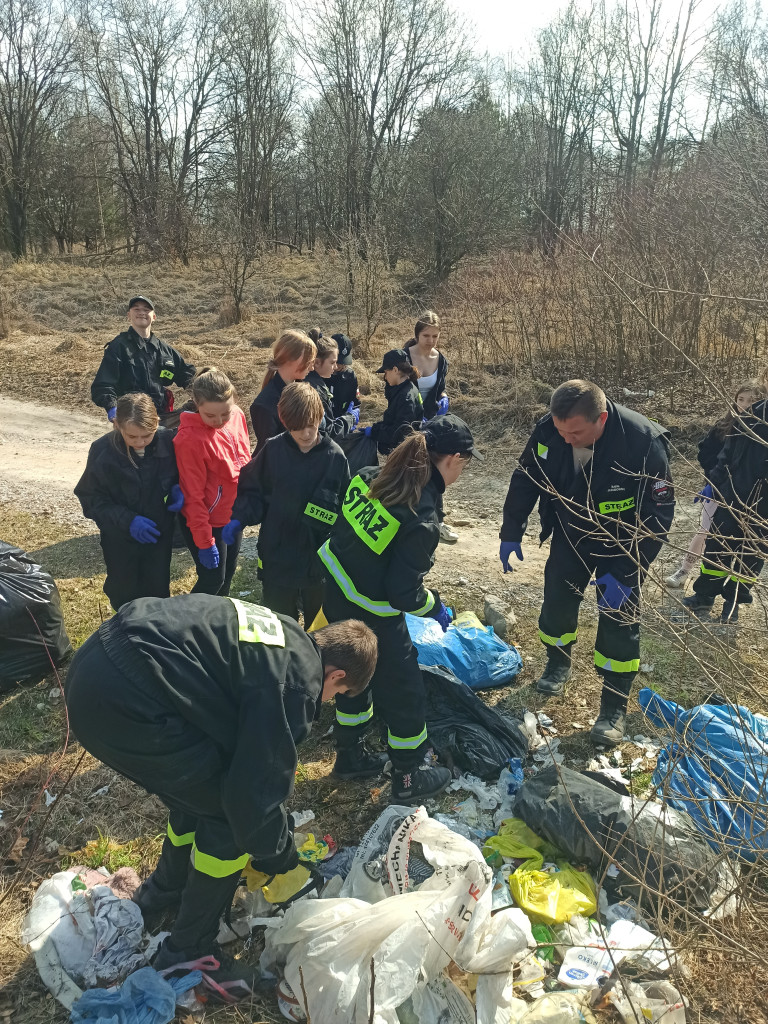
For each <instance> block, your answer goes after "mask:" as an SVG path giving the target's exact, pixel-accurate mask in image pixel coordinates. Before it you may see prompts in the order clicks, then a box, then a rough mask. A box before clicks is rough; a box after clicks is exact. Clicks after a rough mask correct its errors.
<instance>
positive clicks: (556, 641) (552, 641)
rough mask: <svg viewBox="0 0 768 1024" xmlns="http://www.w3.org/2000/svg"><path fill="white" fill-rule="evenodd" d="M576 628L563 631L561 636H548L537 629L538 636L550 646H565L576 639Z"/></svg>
mask: <svg viewBox="0 0 768 1024" xmlns="http://www.w3.org/2000/svg"><path fill="white" fill-rule="evenodd" d="M577 633H578V630H574V631H573V633H563V635H562V636H548V635H547V634H546V633H542V631H541V630H539V638H540V639H541V640H543V641H544V643H545V644H549V646H550V647H565V646H566V645H567V644H572V643H573V642H574V640H575V639H576V634H577Z"/></svg>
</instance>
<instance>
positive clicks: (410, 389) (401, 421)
mask: <svg viewBox="0 0 768 1024" xmlns="http://www.w3.org/2000/svg"><path fill="white" fill-rule="evenodd" d="M384 397H385V398H386V400H387V408H386V409H385V411H384V415H383V416H382V417H381V419H380V420H379V421H378V422H376V423H374V424H372V429H371V437H372V438H373V439H374V441H375V442H376V447H377V448H378V451H379V454H380V455H389V453H390V452H391V451H394V449H395V448H397V446H398V445H399V444H400V442H401V441H402V440H403V439H404V438H405V437H406V436H407V434H408V432H409V430H410V427H411V424H414V423H415V424H417V425H419V424H421V421H422V419H423V417H424V411H423V404H422V401H421V395H420V394H419V389H418V388H417V387H416V385H415V384H414V383H413V381H411V380H408V379H406V380H404V381H402V383H400V384H395V385H394V387H393V386H392V385H391V384H386V385H385V386H384Z"/></svg>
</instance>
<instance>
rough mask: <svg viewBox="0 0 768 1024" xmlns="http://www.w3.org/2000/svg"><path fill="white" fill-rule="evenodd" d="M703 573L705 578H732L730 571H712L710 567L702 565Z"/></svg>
mask: <svg viewBox="0 0 768 1024" xmlns="http://www.w3.org/2000/svg"><path fill="white" fill-rule="evenodd" d="M701 572H702V573H703V574H704V575H705V576H721V577H722V576H730V575H731V572H730V570H729V569H710V568H709V567H708V566H706V565H704V563H703V562H702V563H701Z"/></svg>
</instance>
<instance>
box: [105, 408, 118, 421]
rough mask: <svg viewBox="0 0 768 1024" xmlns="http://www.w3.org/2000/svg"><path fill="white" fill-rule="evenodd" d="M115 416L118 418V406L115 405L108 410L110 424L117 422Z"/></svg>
mask: <svg viewBox="0 0 768 1024" xmlns="http://www.w3.org/2000/svg"><path fill="white" fill-rule="evenodd" d="M115 416H117V406H116V405H113V406H112V408H111V409H107V419H108V420H109V422H110V423H114V422H115Z"/></svg>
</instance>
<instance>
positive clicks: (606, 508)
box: [597, 498, 635, 516]
mask: <svg viewBox="0 0 768 1024" xmlns="http://www.w3.org/2000/svg"><path fill="white" fill-rule="evenodd" d="M634 507H635V499H634V498H624V500H623V501H601V502H600V504H599V505H598V506H597V509H598V511H599V512H601V513H602V514H603V515H604V516H610V515H616V514H617V513H618V512H626V511H627V509H630V508H634Z"/></svg>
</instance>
